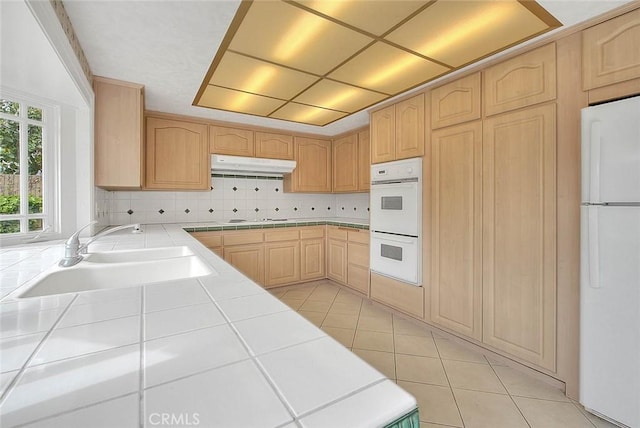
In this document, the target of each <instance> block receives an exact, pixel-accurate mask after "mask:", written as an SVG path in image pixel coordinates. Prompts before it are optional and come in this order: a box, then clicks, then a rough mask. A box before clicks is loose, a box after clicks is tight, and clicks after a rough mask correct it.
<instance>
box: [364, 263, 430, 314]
mask: <svg viewBox="0 0 640 428" xmlns="http://www.w3.org/2000/svg"><path fill="white" fill-rule="evenodd" d="M371 298H372V299H373V300H376V301H378V302H380V303H384V304H385V305H388V306H391V307H393V308H395V309H397V310H399V311H402V312H406V313H407V314H409V315H412V316H414V317H418V318H422V317H423V316H424V288H422V287H416V286H415V285H409V284H407V283H406V282H401V281H398V280H395V279H393V278H389V277H386V276H382V275H378V274H375V273H372V274H371Z"/></svg>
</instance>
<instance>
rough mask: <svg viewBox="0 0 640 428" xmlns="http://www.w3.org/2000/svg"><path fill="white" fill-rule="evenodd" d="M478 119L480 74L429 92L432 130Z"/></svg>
mask: <svg viewBox="0 0 640 428" xmlns="http://www.w3.org/2000/svg"><path fill="white" fill-rule="evenodd" d="M476 119H480V73H475V74H472V75H471V76H467V77H463V78H462V79H458V80H456V81H454V82H451V83H448V84H446V85H444V86H440V87H438V88H436V89H433V90H432V91H431V126H432V128H433V129H437V128H442V127H444V126H450V125H455V124H457V123H463V122H468V121H470V120H476Z"/></svg>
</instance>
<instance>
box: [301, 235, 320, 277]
mask: <svg viewBox="0 0 640 428" xmlns="http://www.w3.org/2000/svg"><path fill="white" fill-rule="evenodd" d="M300 253H301V256H300V258H301V263H300V265H301V268H300V280H301V281H307V280H310V279H319V278H324V277H325V259H324V239H308V240H302V241H300Z"/></svg>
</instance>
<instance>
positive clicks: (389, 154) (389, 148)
mask: <svg viewBox="0 0 640 428" xmlns="http://www.w3.org/2000/svg"><path fill="white" fill-rule="evenodd" d="M395 158H396V106H395V105H392V106H389V107H385V108H383V109H382V110H378V111H374V112H373V113H371V163H380V162H389V161H392V160H395Z"/></svg>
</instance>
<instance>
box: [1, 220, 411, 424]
mask: <svg viewBox="0 0 640 428" xmlns="http://www.w3.org/2000/svg"><path fill="white" fill-rule="evenodd" d="M296 221H297V222H300V219H298V220H296ZM313 221H323V220H319V219H313ZM339 221H340V222H341V223H344V222H346V221H345V219H339ZM360 222H362V220H360ZM185 226H187V227H193V226H194V225H191V224H189V225H185ZM200 226H202V225H200ZM204 227H206V225H205V226H204ZM143 229H144V232H143V233H141V234H132V233H128V232H127V231H123V232H118V233H114V234H112V235H108V236H105V237H104V238H102V239H100V240H98V241H97V242H96V243H95V244H92V245H91V247H90V248H89V251H90V252H92V251H105V250H120V249H135V248H154V247H167V246H176V245H186V246H188V247H190V248H191V249H192V251H193V252H194V253H196V254H198V255H199V256H200V258H201V259H202V260H203V261H205V262H206V263H207V264H209V265H210V266H211V267H212V268H213V269H214V270H215V271H216V272H217V275H215V274H214V275H208V276H203V277H199V278H192V279H186V280H179V281H167V282H160V283H155V284H147V285H144V284H141V285H140V286H135V287H129V288H120V289H113V290H105V291H94V292H85V293H78V294H61V295H53V296H47V297H38V298H30V299H23V300H20V301H8V299H7V298H6V297H5V298H3V300H0V394H2V395H1V398H0V400H1V402H0V426H2V427H3V428H5V427H12V426H17V425H19V426H23V425H24V426H29V427H36V426H37V427H69V426H82V427H93V426H101V427H118V428H125V427H143V426H201V427H358V426H361V427H377V426H380V427H384V426H388V425H390V424H393V423H394V422H397V421H398V420H399V419H400V418H402V417H403V416H405V415H407V414H410V413H412V412H414V411H415V409H416V406H417V405H416V400H415V399H414V398H413V397H412V396H411V395H409V394H408V393H406V392H405V391H404V390H402V389H401V388H400V387H398V386H397V385H396V384H395V383H394V382H392V381H390V380H388V379H387V378H385V377H384V375H382V374H381V373H379V372H378V371H376V370H375V369H373V368H372V367H370V366H369V365H368V364H367V363H365V362H364V361H362V360H361V359H359V358H358V357H357V356H355V355H354V354H352V353H351V352H350V351H349V350H347V349H346V348H344V347H343V346H342V345H340V344H339V343H338V342H336V341H335V340H334V339H332V338H331V337H329V336H327V335H326V334H325V333H324V332H322V331H321V330H320V329H318V328H317V327H315V326H314V325H313V324H311V323H309V322H308V321H306V320H305V319H304V318H302V317H301V316H299V315H298V314H296V313H295V312H294V311H292V310H291V309H290V308H289V307H287V306H286V305H284V304H283V303H281V302H280V301H279V300H278V299H276V298H275V297H273V296H271V294H269V293H268V292H267V291H265V290H264V289H262V288H261V287H260V286H258V285H256V284H255V283H253V282H252V281H250V280H249V279H247V278H246V277H244V276H243V275H242V274H240V273H239V272H238V271H236V270H235V269H234V268H233V267H232V266H230V265H229V264H227V263H226V262H225V261H223V260H222V259H220V258H219V257H218V256H216V255H215V254H213V253H212V252H210V251H209V250H207V249H206V248H205V247H204V246H203V245H201V244H200V243H199V242H198V241H196V240H195V239H193V238H192V237H191V236H190V235H189V234H188V233H187V232H185V231H184V230H183V228H182V226H180V225H176V224H165V225H147V226H145V227H143ZM62 253H63V248H62V244H61V242H54V243H52V242H48V243H40V244H31V245H25V246H20V247H7V248H3V249H0V293H1V295H3V296H6V295H7V294H8V293H9V292H11V291H12V290H14V289H15V288H16V287H18V286H20V285H21V284H23V283H25V282H26V281H28V280H29V279H31V278H33V277H34V276H36V275H38V274H39V273H40V272H42V271H45V270H47V269H49V268H51V267H52V266H54V265H55V263H56V262H57V261H58V260H59V259H60V258H61V256H62ZM411 420H415V422H414V423H415V425H414V424H413V423H409V424H407V422H408V421H409V420H408V419H405V421H404V422H403V425H402V426H407V427H411V426H415V427H417V426H418V425H417V423H418V422H417V420H418V419H417V417H415V418H411Z"/></svg>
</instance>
